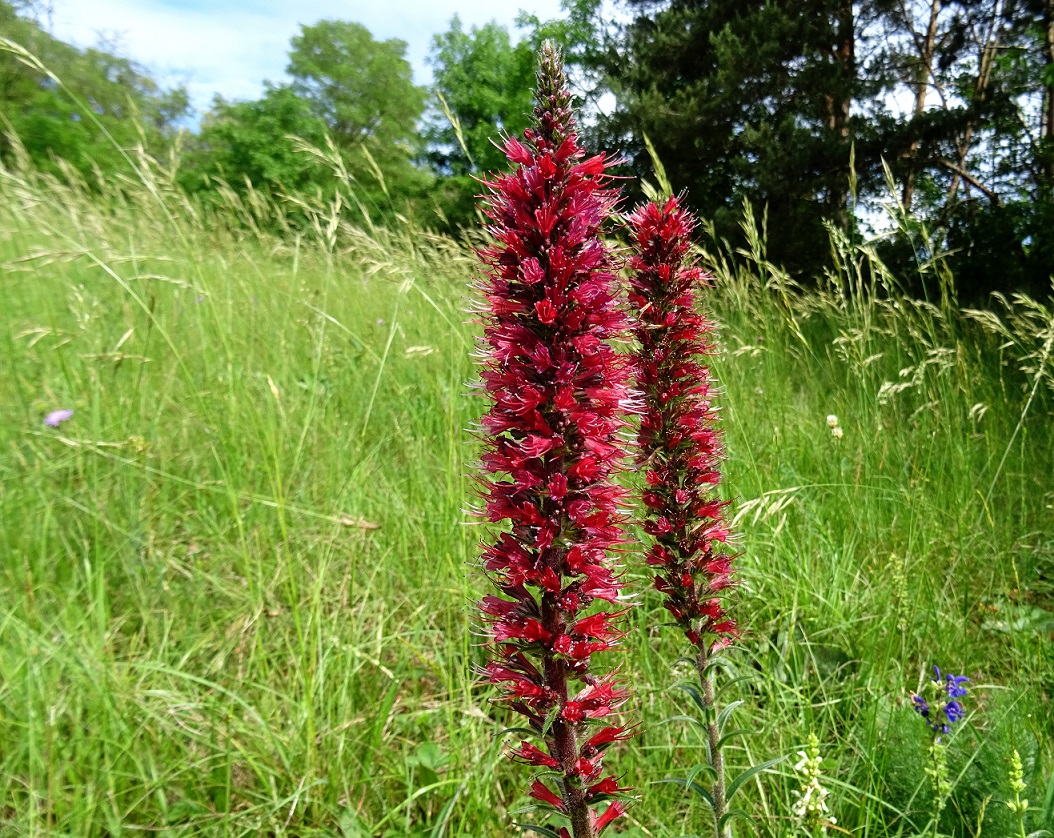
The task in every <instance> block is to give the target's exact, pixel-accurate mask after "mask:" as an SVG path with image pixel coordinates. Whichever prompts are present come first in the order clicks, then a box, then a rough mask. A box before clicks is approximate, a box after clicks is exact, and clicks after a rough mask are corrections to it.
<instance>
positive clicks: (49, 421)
mask: <svg viewBox="0 0 1054 838" xmlns="http://www.w3.org/2000/svg"><path fill="white" fill-rule="evenodd" d="M72 418H73V411H72V410H66V409H62V410H53V411H51V413H49V414H48V415H47V416H45V417H44V424H45V425H47V426H48V427H49V428H57V427H58V426H59V425H61V424H62V423H63V422H65V421H67V420H69V419H72Z"/></svg>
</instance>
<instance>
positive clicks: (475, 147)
mask: <svg viewBox="0 0 1054 838" xmlns="http://www.w3.org/2000/svg"><path fill="white" fill-rule="evenodd" d="M534 56H535V51H534V50H533V49H532V48H531V45H530V44H529V43H527V42H526V41H521V42H520V43H519V44H517V45H515V46H513V44H512V41H511V39H510V37H509V31H508V30H507V29H506V28H505V27H504V26H500V25H498V24H497V23H488V24H486V25H485V26H482V27H477V26H473V27H472V28H471V30H469V31H468V32H466V31H465V30H464V28H463V27H462V25H461V20H460V18H458V17H457V16H456V15H455V16H454V18H453V20H451V22H450V29H449V30H448V31H447V32H445V33H443V34H442V35H436V36H435V38H433V39H432V53H431V56H430V57H429V63H431V64H432V66H433V68H434V70H433V73H434V78H435V84H434V86H433V101H432V102H431V103H430V104H431V109H432V113H431V119H430V125H429V127H428V130H427V132H426V135H425V136H426V137H427V139H428V141H429V143H430V145H431V146H432V149H433V150H432V152H431V154H430V157H431V159H432V160H433V162H434V163H435V164H436V165H437V166H438V167H439V170H440V171H442V172H446V173H449V174H454V175H460V174H472V173H477V172H492V171H497V170H498V169H501V168H504V166H505V163H506V161H505V155H504V153H503V152H502V151H501V150H500V149H498V148H497V147H496V146H495V145H494V141H495V140H496V139H497V138H498V137H499V136H501V135H502V134H508V135H512V136H515V135H517V134H521V133H522V132H523V129H524V128H526V127H527V124H528V122H529V120H530V115H531V110H532V108H533V106H534V104H533V99H532V95H531V90H532V88H533V85H534V63H535V62H534ZM447 111H449V114H450V116H452V117H453V118H454V120H455V121H456V125H455V124H452V122H451V120H450V116H448V115H447ZM462 144H463V145H464V147H462Z"/></svg>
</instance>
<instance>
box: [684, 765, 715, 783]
mask: <svg viewBox="0 0 1054 838" xmlns="http://www.w3.org/2000/svg"><path fill="white" fill-rule="evenodd" d="M700 774H707V775H708V776H709V777H710V779H714V778H715V777H716V776H717V772H716V771H714V767H713V766H712V765H709V764H708V763H705V762H700V763H698V764H696V765H693V766H692V767H691V768H689V769H688V776H687V780H688V782H689V783H692V782H695V778H696V777H698V776H699V775H700Z"/></svg>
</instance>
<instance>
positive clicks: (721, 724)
mask: <svg viewBox="0 0 1054 838" xmlns="http://www.w3.org/2000/svg"><path fill="white" fill-rule="evenodd" d="M742 703H743V699H739V701H733V702H732V703H731V704H729V705H728V706H727V707H726V708H725V709H724V710H722V711H721V713H720V714H719V715H718V717H717V732H718V733H720V732H721V731H722V730H724V729H725V723H726V722H727V721H728V717H729V716H731V715H732V713H733V711H734V710H735V709H736V708H737V707H738V706H739V705H740V704H742Z"/></svg>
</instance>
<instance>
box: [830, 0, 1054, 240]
mask: <svg viewBox="0 0 1054 838" xmlns="http://www.w3.org/2000/svg"><path fill="white" fill-rule="evenodd" d="M1052 1H1054V0H1052ZM836 14H837V25H836V27H835V46H834V50H833V51H832V53H831V58H832V59H833V62H834V65H835V67H837V72H836V73H835V79H836V81H835V86H834V89H833V90H832V91H831V92H830V93H828V94H827V95H826V96H825V97H824V112H825V113H824V116H825V119H826V123H827V128H828V130H829V131H830V132H831V136H832V137H836V138H837V139H838V140H839V141H841V143H840V144H841V145H842V146H845V147H848V141H849V114H850V107H851V105H852V101H853V90H854V88H855V87H856V84H855V82H856V23H855V20H854V17H853V2H852V0H839V2H838V6H837V10H836ZM846 165H848V159H847V160H846ZM843 174H844V175H845V176H844V177H842V175H843ZM849 177H850V173H849V172H848V171H845V172H844V173H843V172H842V170H841V169H840V168H839V169H838V171H837V172H836V174H835V176H834V178H833V179H832V183H831V184H830V185H829V187H828V194H827V206H828V211H829V213H830V217H831V218H833V219H834V221H835V223H836V224H837V225H838V227H839V228H840V229H842V230H847V229H848V228H849V195H848V191H847V190H848V188H849V186H848V182H849Z"/></svg>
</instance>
